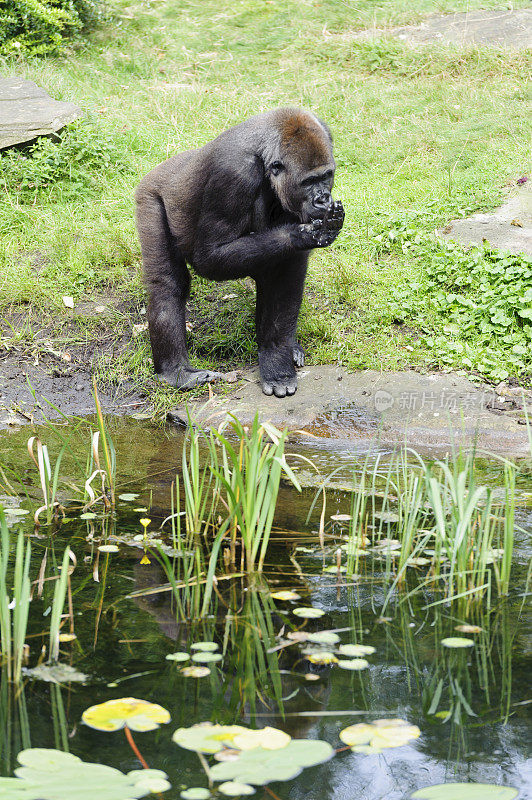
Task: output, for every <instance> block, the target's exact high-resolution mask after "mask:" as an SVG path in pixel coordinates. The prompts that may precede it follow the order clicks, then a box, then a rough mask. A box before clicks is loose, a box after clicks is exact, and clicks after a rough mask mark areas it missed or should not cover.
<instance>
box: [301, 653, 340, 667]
mask: <svg viewBox="0 0 532 800" xmlns="http://www.w3.org/2000/svg"><path fill="white" fill-rule="evenodd" d="M305 658H306V659H307V660H308V661H310V663H311V664H324V665H327V664H338V659H337V658H336V656H335V655H334V653H327V652H326V651H325V650H318V651H317V652H315V653H308V654H307V655H306V656H305Z"/></svg>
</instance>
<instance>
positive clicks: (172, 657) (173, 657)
mask: <svg viewBox="0 0 532 800" xmlns="http://www.w3.org/2000/svg"><path fill="white" fill-rule="evenodd" d="M189 658H190V654H189V653H168V655H167V656H166V660H167V661H188V660H189Z"/></svg>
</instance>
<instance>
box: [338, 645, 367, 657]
mask: <svg viewBox="0 0 532 800" xmlns="http://www.w3.org/2000/svg"><path fill="white" fill-rule="evenodd" d="M338 652H339V653H340V655H342V656H349V657H350V658H361V657H362V656H370V655H371V654H372V653H374V652H375V648H374V647H372V646H371V645H369V644H341V645H340V647H339V648H338Z"/></svg>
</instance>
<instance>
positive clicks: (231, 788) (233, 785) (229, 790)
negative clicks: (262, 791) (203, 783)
mask: <svg viewBox="0 0 532 800" xmlns="http://www.w3.org/2000/svg"><path fill="white" fill-rule="evenodd" d="M218 791H219V792H221V793H222V794H225V796H226V797H242V796H243V795H248V794H255V789H254V788H253V786H250V785H249V783H237V782H236V781H226V782H225V783H221V784H220V785H219V786H218Z"/></svg>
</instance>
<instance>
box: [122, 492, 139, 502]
mask: <svg viewBox="0 0 532 800" xmlns="http://www.w3.org/2000/svg"><path fill="white" fill-rule="evenodd" d="M137 497H138V494H134V493H133V492H124V494H119V495H118V499H119V500H123V501H124V502H125V503H130V502H131V501H132V500H136V499H137Z"/></svg>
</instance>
